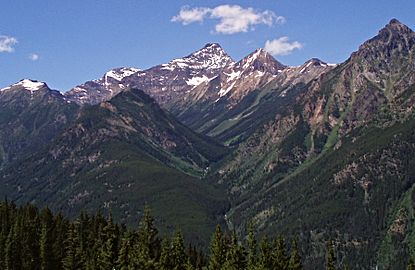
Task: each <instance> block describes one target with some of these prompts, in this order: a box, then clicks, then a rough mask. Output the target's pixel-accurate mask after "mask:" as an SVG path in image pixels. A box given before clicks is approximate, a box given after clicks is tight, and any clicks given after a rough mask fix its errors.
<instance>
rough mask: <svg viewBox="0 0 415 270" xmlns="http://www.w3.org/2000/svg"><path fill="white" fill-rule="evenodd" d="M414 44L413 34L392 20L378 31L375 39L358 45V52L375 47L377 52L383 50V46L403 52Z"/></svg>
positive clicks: (404, 26)
mask: <svg viewBox="0 0 415 270" xmlns="http://www.w3.org/2000/svg"><path fill="white" fill-rule="evenodd" d="M414 43H415V32H413V31H412V30H411V29H410V28H409V27H408V26H406V25H405V24H403V23H401V22H400V21H398V20H397V19H392V20H391V21H390V22H389V23H388V24H387V25H385V27H383V28H382V29H381V30H379V33H378V34H377V35H376V36H375V37H373V38H371V39H369V40H368V41H366V42H364V43H363V44H362V45H360V47H359V51H361V50H365V49H368V48H369V47H371V48H374V47H376V48H377V49H378V50H379V49H382V48H385V46H386V47H388V49H393V48H396V47H400V48H401V49H403V50H408V49H410V47H412V46H413V45H414ZM398 44H400V45H398Z"/></svg>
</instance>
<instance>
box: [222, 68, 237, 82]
mask: <svg viewBox="0 0 415 270" xmlns="http://www.w3.org/2000/svg"><path fill="white" fill-rule="evenodd" d="M224 74H225V75H226V76H228V79H227V81H228V82H230V81H233V80H235V79H236V78H238V77H239V76H240V75H241V71H235V70H232V73H224Z"/></svg>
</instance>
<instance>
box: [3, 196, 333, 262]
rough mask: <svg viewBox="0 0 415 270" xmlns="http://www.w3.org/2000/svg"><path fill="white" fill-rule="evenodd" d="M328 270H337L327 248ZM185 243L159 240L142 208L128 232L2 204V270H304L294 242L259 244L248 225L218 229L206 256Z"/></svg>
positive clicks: (97, 219)
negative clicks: (242, 233) (241, 232)
mask: <svg viewBox="0 0 415 270" xmlns="http://www.w3.org/2000/svg"><path fill="white" fill-rule="evenodd" d="M328 246H329V249H328V250H329V251H328V255H327V269H335V268H334V266H335V260H336V259H335V254H334V249H333V248H332V247H333V245H332V244H329V245H328ZM202 250H203V247H202V249H199V248H196V247H194V246H192V245H191V244H187V245H186V244H185V240H184V239H183V236H182V234H181V232H180V231H179V230H177V232H176V233H175V234H174V235H173V236H172V237H161V236H159V235H158V230H157V228H156V226H155V219H154V218H153V216H152V215H151V211H150V209H149V208H148V207H146V208H145V210H144V212H143V216H142V218H141V220H140V222H139V224H138V228H136V229H133V228H127V227H126V226H125V225H119V224H117V223H115V222H114V221H113V219H112V216H111V214H109V215H108V217H104V216H103V215H102V214H101V213H97V214H95V215H93V216H89V215H87V214H85V213H83V214H81V215H80V216H79V217H78V218H77V219H76V220H73V221H72V220H69V219H66V218H65V217H64V216H63V215H62V214H60V213H58V214H54V213H52V212H51V211H50V210H49V209H48V208H44V209H42V210H39V209H38V208H37V207H36V206H34V205H32V204H26V205H24V206H20V207H18V206H16V205H15V204H14V203H10V202H8V201H7V200H6V201H5V202H3V203H0V268H1V269H7V270H9V269H10V270H11V269H42V270H44V269H54V270H56V269H65V270H69V269H71V270H72V269H120V270H126V269H212V270H213V269H215V270H216V269H235V270H236V269H258V270H259V269H292V270H297V269H302V267H303V266H302V260H301V255H300V252H299V248H298V245H297V242H296V240H295V239H293V240H292V241H291V243H290V244H289V245H288V244H287V243H286V241H285V239H284V237H283V236H282V235H280V236H278V237H276V238H275V239H268V238H266V237H264V238H263V239H262V240H261V241H258V242H257V239H256V235H255V232H254V229H253V227H252V226H250V229H249V230H248V234H247V236H246V237H245V238H244V239H243V240H242V241H239V240H238V238H237V236H236V233H230V234H228V233H226V232H225V231H224V230H222V228H221V227H220V226H217V228H216V230H215V232H214V234H213V235H212V240H211V244H210V247H209V248H208V249H206V250H207V254H205V252H203V251H202Z"/></svg>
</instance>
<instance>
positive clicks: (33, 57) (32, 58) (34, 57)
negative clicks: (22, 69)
mask: <svg viewBox="0 0 415 270" xmlns="http://www.w3.org/2000/svg"><path fill="white" fill-rule="evenodd" d="M39 58H40V56H39V55H38V54H37V53H31V54H29V59H30V60H32V61H37V60H39Z"/></svg>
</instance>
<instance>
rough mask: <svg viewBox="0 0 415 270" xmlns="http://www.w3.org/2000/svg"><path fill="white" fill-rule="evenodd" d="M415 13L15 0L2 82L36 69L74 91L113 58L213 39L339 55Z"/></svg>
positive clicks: (5, 31)
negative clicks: (388, 24) (394, 19)
mask: <svg viewBox="0 0 415 270" xmlns="http://www.w3.org/2000/svg"><path fill="white" fill-rule="evenodd" d="M181 11H182V12H181ZM180 12H181V13H180ZM414 14H415V1H411V0H394V1H391V0H388V1H387V0H364V1H362V0H360V1H357V0H347V1H346V0H326V1H323V0H313V1H306V0H301V1H300V0H261V1H258V0H257V1H215V0H212V1H180V0H179V1H169V0H165V1H161V0H160V1H159V0H151V1H147V0H105V1H103V0H67V1H63V0H62V1H56V0H10V1H9V0H7V1H3V2H2V3H1V6H0V88H1V87H5V86H7V85H9V84H12V83H14V82H16V81H18V80H20V79H22V78H31V79H37V80H41V81H46V82H47V83H48V84H49V86H51V87H52V88H55V89H59V90H61V91H66V90H69V89H70V88H72V87H73V86H75V85H77V84H80V83H83V82H85V81H87V80H91V79H95V78H99V77H101V76H102V75H103V74H104V73H105V72H106V71H107V70H109V69H111V68H115V67H121V66H131V67H137V68H142V69H145V68H149V67H151V66H154V65H157V64H161V63H165V62H168V61H169V60H171V59H174V58H178V57H182V56H185V55H188V54H189V53H191V52H193V51H195V50H198V49H199V48H201V47H203V46H204V44H205V43H208V42H218V43H220V44H221V45H222V47H223V48H224V49H225V51H226V52H227V53H228V54H229V55H230V56H231V57H232V58H234V59H235V60H239V59H240V58H242V57H243V56H245V55H247V54H249V53H250V52H252V51H253V50H255V49H256V48H262V47H265V44H268V45H267V47H268V50H270V51H271V52H273V53H274V55H275V57H276V58H277V59H278V60H279V61H280V62H282V63H284V64H287V65H300V64H302V63H303V62H305V61H306V60H307V59H309V58H311V57H318V58H320V59H322V60H324V61H326V62H329V63H339V62H342V61H344V60H346V59H347V58H348V57H349V55H350V54H351V53H352V52H353V51H355V50H356V49H357V48H358V46H359V45H360V44H361V43H362V42H364V41H365V40H367V39H368V38H370V37H372V36H374V35H376V33H377V32H378V30H379V29H381V28H382V27H383V26H384V25H385V24H387V23H388V22H389V20H390V19H391V18H397V19H398V20H400V21H401V22H402V23H405V24H406V25H408V26H409V27H410V28H412V29H415V16H414ZM172 18H174V19H172ZM267 41H268V42H267Z"/></svg>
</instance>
